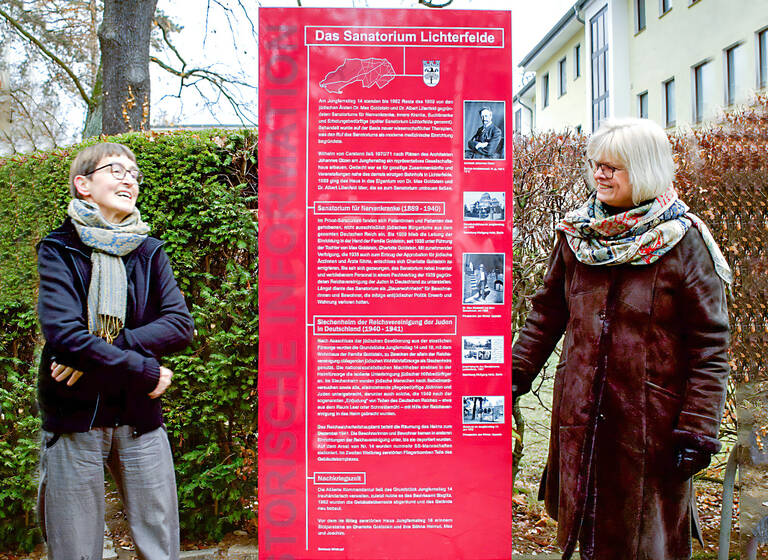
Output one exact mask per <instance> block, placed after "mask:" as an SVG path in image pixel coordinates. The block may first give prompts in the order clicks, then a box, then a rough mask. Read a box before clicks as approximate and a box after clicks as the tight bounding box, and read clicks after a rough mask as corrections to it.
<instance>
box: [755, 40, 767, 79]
mask: <svg viewBox="0 0 768 560" xmlns="http://www.w3.org/2000/svg"><path fill="white" fill-rule="evenodd" d="M766 40H768V28H766V29H763V30H762V31H761V32H760V33H758V35H757V64H758V66H757V87H758V88H759V89H762V88H764V87H768V44H767V43H766Z"/></svg>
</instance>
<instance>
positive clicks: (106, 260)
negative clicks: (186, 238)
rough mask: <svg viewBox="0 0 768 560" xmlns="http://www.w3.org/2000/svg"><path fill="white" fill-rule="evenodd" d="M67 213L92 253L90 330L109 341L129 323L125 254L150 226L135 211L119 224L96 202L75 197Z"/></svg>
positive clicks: (143, 237) (137, 244) (89, 290)
mask: <svg viewBox="0 0 768 560" xmlns="http://www.w3.org/2000/svg"><path fill="white" fill-rule="evenodd" d="M67 214H69V217H70V218H72V223H73V224H74V226H75V229H76V230H77V235H79V236H80V241H82V242H83V243H84V244H85V245H87V246H88V247H91V248H92V249H93V252H92V253H91V284H90V286H88V332H90V333H92V334H95V335H96V336H99V337H101V338H103V339H104V340H106V341H107V342H109V343H110V344H111V343H112V341H113V340H114V339H115V337H117V335H118V334H119V333H120V330H121V329H122V328H123V326H124V325H125V308H126V303H127V300H128V279H127V277H126V274H125V264H124V263H123V259H122V258H120V257H123V256H125V255H127V254H128V253H130V252H131V251H133V250H134V249H136V248H137V247H138V246H139V245H141V244H142V243H143V242H144V240H145V239H146V238H147V233H149V226H148V225H147V224H145V223H144V222H142V221H141V214H139V211H138V210H136V209H134V211H133V213H132V214H131V215H130V216H128V217H127V218H125V219H124V220H123V221H122V222H120V223H119V224H113V223H110V222H108V221H107V220H105V219H104V216H102V215H101V212H100V211H99V207H98V205H97V204H95V203H93V202H89V201H86V200H77V199H73V200H72V201H71V202H70V203H69V207H68V208H67Z"/></svg>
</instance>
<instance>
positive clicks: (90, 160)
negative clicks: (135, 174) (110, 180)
mask: <svg viewBox="0 0 768 560" xmlns="http://www.w3.org/2000/svg"><path fill="white" fill-rule="evenodd" d="M107 156H125V157H127V158H128V159H130V160H131V161H133V162H134V163H136V156H135V155H134V153H133V152H132V151H131V149H130V148H129V147H128V146H124V145H123V144H117V143H114V142H101V143H100V144H94V145H93V146H88V147H87V148H84V149H83V150H81V151H80V153H78V154H77V156H75V159H74V160H73V161H72V165H70V166H69V194H71V195H72V198H81V197H80V194H79V193H78V192H77V189H76V188H75V177H77V176H78V175H87V174H89V173H91V172H92V171H93V170H94V169H95V168H96V166H97V165H98V163H99V162H100V161H101V160H102V159H103V158H105V157H107Z"/></svg>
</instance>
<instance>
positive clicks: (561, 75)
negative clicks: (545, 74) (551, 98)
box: [557, 59, 568, 96]
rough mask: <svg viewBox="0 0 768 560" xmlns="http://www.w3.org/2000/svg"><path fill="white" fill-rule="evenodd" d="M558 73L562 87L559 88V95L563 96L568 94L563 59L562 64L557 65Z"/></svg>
mask: <svg viewBox="0 0 768 560" xmlns="http://www.w3.org/2000/svg"><path fill="white" fill-rule="evenodd" d="M557 73H558V75H559V78H560V86H559V88H558V93H559V95H561V96H563V95H565V92H566V85H567V84H566V81H567V79H568V78H567V77H566V75H565V59H562V60H561V61H560V62H558V63H557Z"/></svg>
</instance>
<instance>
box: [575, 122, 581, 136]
mask: <svg viewBox="0 0 768 560" xmlns="http://www.w3.org/2000/svg"><path fill="white" fill-rule="evenodd" d="M576 134H581V125H580V124H577V125H576Z"/></svg>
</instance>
